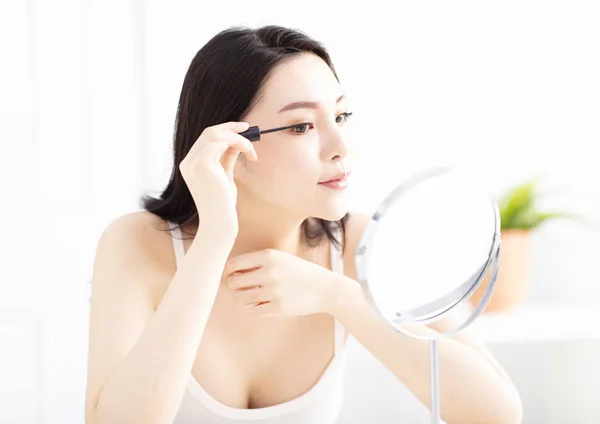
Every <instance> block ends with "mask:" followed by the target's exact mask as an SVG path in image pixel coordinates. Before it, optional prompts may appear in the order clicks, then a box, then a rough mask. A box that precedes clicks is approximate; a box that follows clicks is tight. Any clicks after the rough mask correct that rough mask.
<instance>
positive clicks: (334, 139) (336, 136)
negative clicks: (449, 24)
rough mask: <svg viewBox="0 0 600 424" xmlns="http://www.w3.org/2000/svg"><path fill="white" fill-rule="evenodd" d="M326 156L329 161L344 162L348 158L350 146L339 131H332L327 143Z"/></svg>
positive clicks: (325, 146) (325, 147)
mask: <svg viewBox="0 0 600 424" xmlns="http://www.w3.org/2000/svg"><path fill="white" fill-rule="evenodd" d="M323 147H324V149H323V150H324V155H325V159H326V160H327V161H332V162H342V161H343V160H344V159H346V157H347V156H348V146H347V143H346V140H345V139H344V136H343V135H342V134H341V132H340V131H339V130H337V131H336V130H332V131H331V132H330V133H329V134H328V137H327V141H326V142H325V145H324V146H323Z"/></svg>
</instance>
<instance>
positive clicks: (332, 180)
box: [319, 171, 350, 184]
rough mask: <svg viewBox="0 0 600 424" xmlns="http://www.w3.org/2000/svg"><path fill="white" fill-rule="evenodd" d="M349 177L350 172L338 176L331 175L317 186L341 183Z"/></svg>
mask: <svg viewBox="0 0 600 424" xmlns="http://www.w3.org/2000/svg"><path fill="white" fill-rule="evenodd" d="M349 176H350V171H346V172H342V173H340V174H336V175H333V176H332V177H330V178H329V179H327V180H324V181H321V182H319V184H325V183H331V182H334V181H341V180H344V179H346V178H348V177H349Z"/></svg>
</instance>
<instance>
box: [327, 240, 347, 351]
mask: <svg viewBox="0 0 600 424" xmlns="http://www.w3.org/2000/svg"><path fill="white" fill-rule="evenodd" d="M336 235H338V237H339V235H340V232H339V231H338V232H337V234H336ZM338 239H339V240H341V238H338ZM330 245H331V246H330V256H331V270H332V271H333V272H336V273H338V274H342V275H343V274H344V258H343V256H342V250H341V249H340V248H338V247H337V246H336V245H335V244H334V243H333V242H330ZM334 326H335V327H334V351H335V354H336V355H337V354H338V353H341V352H342V351H343V347H344V342H345V340H346V328H345V327H344V326H343V325H342V324H341V323H340V322H339V321H338V320H334Z"/></svg>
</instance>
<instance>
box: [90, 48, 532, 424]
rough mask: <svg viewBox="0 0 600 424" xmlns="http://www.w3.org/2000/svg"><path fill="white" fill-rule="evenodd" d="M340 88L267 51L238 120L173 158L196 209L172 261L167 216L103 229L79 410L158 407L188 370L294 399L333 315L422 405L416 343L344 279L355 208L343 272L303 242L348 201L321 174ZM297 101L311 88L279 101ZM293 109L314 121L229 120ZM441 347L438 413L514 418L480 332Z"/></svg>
mask: <svg viewBox="0 0 600 424" xmlns="http://www.w3.org/2000/svg"><path fill="white" fill-rule="evenodd" d="M290 81H293V83H290ZM341 94H342V92H341V88H340V86H339V83H338V82H337V80H336V79H335V77H334V75H333V73H332V72H331V71H330V69H329V68H328V67H327V65H326V64H325V63H324V62H323V61H322V60H321V59H319V58H318V57H317V56H314V55H312V54H309V53H303V54H301V55H299V56H297V57H295V58H294V59H292V60H289V61H287V62H285V63H283V64H281V65H279V66H278V68H277V69H276V72H274V73H273V74H272V76H271V77H270V79H269V80H268V81H267V83H266V84H265V87H264V92H263V96H262V97H261V101H260V102H259V103H258V104H257V105H256V106H255V107H254V108H253V109H252V111H250V113H249V114H248V116H246V117H244V121H245V122H243V123H225V124H221V125H218V126H215V127H210V128H208V129H207V130H205V131H204V132H203V133H202V135H201V136H200V138H199V139H198V140H197V141H196V143H195V144H194V146H193V148H192V149H191V150H190V152H189V153H188V155H187V156H186V158H185V159H184V161H183V162H182V163H181V164H180V171H181V172H182V175H183V176H184V179H185V181H186V184H187V185H188V187H189V188H190V192H191V193H192V196H193V198H194V201H195V203H196V205H197V207H198V211H199V216H200V220H201V225H200V228H188V230H191V231H195V237H194V238H193V239H192V240H186V241H185V243H184V250H185V252H186V255H185V258H184V259H183V261H182V263H181V265H180V267H179V268H176V266H175V257H174V252H173V240H172V239H171V236H170V234H169V233H168V232H160V231H157V230H156V229H155V227H156V226H159V227H162V228H166V224H165V223H164V222H163V221H162V220H161V219H160V218H158V217H156V216H154V215H152V214H149V213H146V212H136V213H130V214H127V215H125V216H122V217H119V218H117V219H116V220H115V221H113V222H112V223H111V224H110V225H109V226H108V227H107V228H106V229H105V231H104V232H103V234H102V236H101V238H100V240H99V243H98V247H97V253H96V258H95V265H94V278H93V287H92V305H91V320H90V344H89V366H88V385H87V393H86V422H87V423H95V424H101V423H102V424H103V423H110V424H115V423H144V424H148V423H171V422H172V421H173V419H174V417H175V416H176V414H177V411H178V409H179V406H180V404H181V400H182V398H183V395H184V391H185V387H186V384H187V382H188V379H189V377H190V372H191V374H192V376H193V377H194V378H195V379H196V380H197V381H198V383H199V384H200V385H201V386H202V387H203V388H204V389H205V390H206V391H207V392H208V393H209V394H210V395H211V396H212V397H213V398H215V399H216V400H217V401H219V402H221V403H223V404H225V405H228V406H230V407H234V408H260V407H266V406H270V405H275V404H280V403H283V402H286V401H289V400H291V399H294V398H296V397H298V396H300V395H301V394H303V393H305V392H306V391H308V390H310V388H311V387H312V386H314V384H315V383H316V382H317V380H318V379H319V377H320V376H321V374H322V373H323V371H324V370H325V369H326V368H327V366H328V364H329V362H330V361H331V359H332V357H333V331H334V325H333V324H334V320H333V318H336V319H338V320H339V321H340V322H341V323H342V324H343V325H344V326H345V327H346V329H347V330H348V332H349V333H350V334H352V335H353V336H354V337H355V338H356V339H357V340H358V341H359V342H360V343H362V344H363V345H364V346H365V347H366V348H367V349H368V350H369V351H370V352H371V353H372V354H373V355H374V356H375V357H376V358H378V359H379V360H380V361H381V362H382V363H383V364H384V365H385V366H386V367H387V368H388V369H389V370H390V371H391V372H393V373H394V374H395V375H396V376H397V377H398V378H399V379H400V380H401V381H402V382H403V383H404V384H405V385H406V386H407V387H408V388H409V389H410V390H411V391H412V392H413V393H414V394H415V395H416V396H417V397H418V398H419V399H420V400H421V401H422V402H424V403H425V404H426V405H429V343H428V342H427V341H422V340H414V339H411V338H408V337H406V336H403V335H401V334H398V333H397V332H396V331H394V330H393V329H392V328H391V327H390V326H389V325H388V324H387V323H386V322H383V321H382V320H381V319H380V318H379V317H378V315H377V314H375V312H374V311H373V310H372V309H371V307H370V306H369V304H368V303H367V302H366V300H365V299H364V297H363V296H362V292H361V290H360V286H359V284H358V283H357V282H356V273H355V272H356V270H355V267H354V253H355V249H356V246H357V244H358V241H359V239H360V237H361V235H362V231H363V229H364V227H365V225H366V223H367V221H368V217H366V216H364V215H361V214H351V218H350V220H349V222H348V238H347V242H348V246H347V249H346V252H345V254H344V270H345V275H340V274H336V273H334V272H332V271H330V269H331V264H330V261H329V242H328V241H327V240H325V241H324V242H323V243H321V244H320V245H319V246H317V247H314V248H309V247H307V246H305V245H303V244H302V243H301V237H300V226H301V223H302V222H303V221H304V220H305V219H307V218H309V217H319V218H322V219H326V220H330V221H335V220H338V219H340V218H341V217H342V216H344V214H345V213H346V212H347V211H348V201H347V197H346V194H345V192H344V191H340V190H331V189H329V188H325V187H323V186H321V185H319V184H318V182H319V181H323V180H325V179H327V178H328V177H331V176H332V175H335V174H337V173H338V172H339V171H340V170H343V169H347V168H348V167H349V166H350V157H349V141H348V140H349V136H348V127H347V123H346V122H345V117H344V115H343V114H344V112H348V111H349V110H348V109H347V108H348V106H347V103H346V102H347V100H346V99H344V98H340V97H341ZM305 101H310V102H313V104H312V105H306V104H300V105H296V106H297V107H294V108H291V109H289V110H286V111H283V112H280V110H281V109H282V108H284V107H285V106H286V105H289V104H290V103H295V102H305ZM307 106H311V107H307ZM302 122H311V125H309V126H305V127H303V128H302V129H295V130H289V131H285V132H279V133H272V134H265V135H263V136H262V139H261V141H260V142H258V143H254V144H251V143H249V142H248V141H247V140H245V139H244V138H243V137H241V136H239V135H238V134H237V133H239V132H241V131H244V130H245V129H247V128H248V125H249V124H248V123H252V125H260V126H261V127H263V128H271V127H276V126H285V125H293V124H296V123H302ZM209 199H210V201H208V200H209ZM454 319H455V318H446V319H445V320H443V321H440V322H438V323H435V324H432V325H430V326H416V327H415V328H413V331H420V332H422V333H432V332H435V331H440V330H443V328H445V327H452V325H453V323H452V321H453V320H454ZM439 353H440V371H441V376H440V383H441V388H440V392H441V393H440V394H441V401H442V405H441V412H442V419H443V420H444V421H446V422H447V423H449V424H453V423H461V424H467V423H503V424H512V423H519V422H520V421H521V417H522V408H521V401H520V398H519V395H518V393H517V391H516V389H515V387H514V385H513V383H512V382H511V380H510V378H509V377H508V376H507V375H506V373H505V372H504V371H503V370H502V368H501V366H500V365H499V364H498V362H497V361H496V360H495V359H494V358H493V357H492V355H491V354H490V353H489V351H488V350H487V349H486V348H485V346H484V345H483V344H481V343H480V342H478V341H477V340H476V339H474V338H472V337H471V336H469V335H468V334H467V333H462V334H461V335H458V336H455V337H453V338H451V339H446V340H443V341H440V343H439Z"/></svg>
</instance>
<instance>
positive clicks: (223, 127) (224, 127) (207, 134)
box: [187, 121, 250, 158]
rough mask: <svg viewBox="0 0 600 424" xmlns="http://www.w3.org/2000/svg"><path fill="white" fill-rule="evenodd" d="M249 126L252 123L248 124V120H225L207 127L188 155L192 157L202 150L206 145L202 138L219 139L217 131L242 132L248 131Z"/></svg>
mask: <svg viewBox="0 0 600 424" xmlns="http://www.w3.org/2000/svg"><path fill="white" fill-rule="evenodd" d="M248 128H250V124H248V123H247V122H235V121H231V122H225V123H223V124H219V125H213V126H210V127H207V128H205V129H204V130H203V131H202V133H201V134H200V136H199V137H198V139H196V142H195V143H194V144H193V145H192V147H191V148H190V150H189V152H188V154H187V156H188V157H190V158H192V157H194V156H196V154H197V153H198V152H199V151H200V150H202V148H203V147H204V146H203V144H204V143H202V142H199V141H200V139H202V140H204V139H213V140H218V138H217V137H216V135H217V133H220V132H223V131H229V132H231V131H233V132H235V133H240V132H244V131H246V130H247V129H248ZM240 137H242V136H240ZM242 138H244V137H242Z"/></svg>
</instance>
